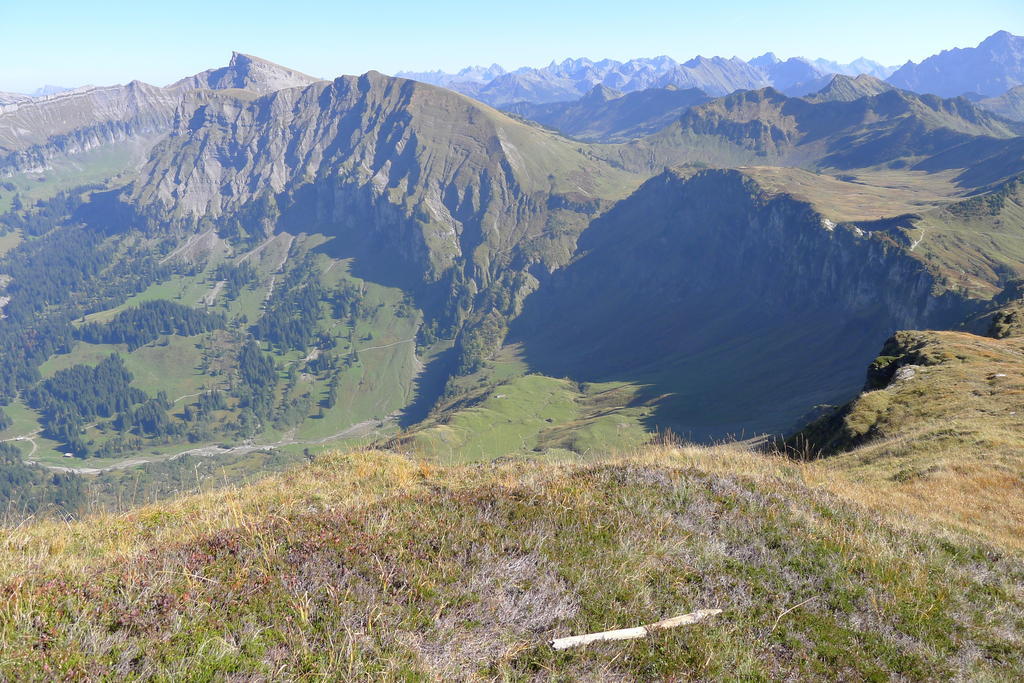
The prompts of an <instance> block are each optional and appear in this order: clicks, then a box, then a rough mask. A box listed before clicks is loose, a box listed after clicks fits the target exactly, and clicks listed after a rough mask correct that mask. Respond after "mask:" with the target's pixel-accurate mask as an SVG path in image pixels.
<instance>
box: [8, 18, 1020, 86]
mask: <svg viewBox="0 0 1024 683" xmlns="http://www.w3.org/2000/svg"><path fill="white" fill-rule="evenodd" d="M997 30H1007V31H1010V32H1011V33H1015V34H1017V35H1024V2H1022V1H1021V0H971V1H970V2H963V0H959V1H957V2H951V1H948V0H932V1H930V2H926V1H921V0H884V1H882V0H855V1H853V2H843V3H839V2H830V1H829V0H814V1H809V0H793V1H788V2H787V1H786V0H774V1H772V2H767V1H765V0H759V1H755V0H730V1H729V2H721V1H720V0H704V1H703V2H688V1H685V0H676V1H674V2H671V1H662V0H651V1H647V2H644V1H640V2H623V1H622V0H619V1H618V2H603V1H601V0H590V1H588V2H580V1H578V0H515V1H512V2H503V3H488V2H486V1H485V2H480V1H479V0H476V1H469V0H433V1H431V0H421V1H419V2H414V1H409V0H391V1H390V2H381V1H376V2H374V1H372V0H370V1H367V0H363V1H362V2H351V1H350V0H335V1H334V2H326V1H320V0H277V1H275V2H269V1H267V0H248V1H247V2H233V1H228V2H225V1H220V0H203V1H200V0H171V1H170V2H145V1H143V2H139V0H132V1H131V2H127V1H125V0H104V1H103V2H87V1H83V0H0V91H8V92H30V91H32V90H35V89H36V88H38V87H41V86H43V85H46V84H52V85H61V86H78V85H85V84H94V85H109V84H113V83H126V82H128V81H130V80H133V79H138V80H142V81H146V82H148V83H153V84H155V85H166V84H168V83H170V82H173V81H175V80H177V79H179V78H181V77H184V76H187V75H191V74H193V73H198V72H199V71H203V70H205V69H209V68H214V67H218V66H223V65H224V64H226V63H227V61H228V60H229V59H230V56H231V52H232V51H234V50H237V51H239V52H245V53H249V54H254V55H258V56H260V57H263V58H265V59H269V60H271V61H275V62H278V63H280V64H284V65H287V66H289V67H292V68H295V69H298V70H300V71H304V72H306V73H309V74H311V75H313V76H318V77H321V78H333V77H335V76H338V75H341V74H358V73H363V72H365V71H368V70H370V69H376V70H378V71H382V72H384V73H388V74H393V73H395V72H396V71H400V70H412V71H420V70H431V69H443V70H446V71H453V70H457V69H459V68H461V67H463V66H466V65H470V64H491V63H493V62H497V63H499V64H501V65H503V66H505V67H506V68H514V67H518V66H543V65H545V64H547V63H549V62H550V61H552V60H559V61H560V60H562V59H564V58H566V57H590V58H592V59H600V58H605V57H609V58H612V59H620V60H621V59H629V58H631V57H653V56H657V55H662V54H666V55H668V56H670V57H673V58H675V59H678V60H680V61H684V60H686V59H689V58H691V57H693V56H695V55H698V54H701V55H704V56H713V55H720V56H723V57H732V56H739V57H741V58H743V59H749V58H751V57H755V56H757V55H760V54H763V53H764V52H767V51H773V52H775V53H776V54H777V55H778V56H780V57H782V58H786V57H793V56H805V57H812V58H815V57H824V58H826V59H834V60H838V61H841V62H848V61H851V60H853V59H855V58H857V57H861V56H865V57H868V58H871V59H875V60H877V61H880V62H883V63H885V64H892V65H896V64H902V63H904V62H906V61H907V60H908V59H910V60H913V61H920V60H921V59H923V58H925V57H927V56H929V55H931V54H934V53H936V52H939V51H941V50H943V49H949V48H953V47H970V46H973V45H976V44H977V43H979V42H981V41H982V40H983V39H984V38H985V37H987V36H989V35H991V34H992V33H994V32H996V31H997Z"/></svg>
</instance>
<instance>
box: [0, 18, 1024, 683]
mask: <svg viewBox="0 0 1024 683" xmlns="http://www.w3.org/2000/svg"><path fill="white" fill-rule="evenodd" d="M1022 46H1024V38H1021V37H1017V36H1014V35H1012V34H1010V33H1007V32H1005V31H1000V32H998V33H996V34H994V35H992V36H991V37H990V38H988V39H986V40H985V41H984V42H982V43H981V44H980V45H978V46H977V47H973V48H966V49H955V50H948V51H944V52H942V53H941V54H938V55H935V56H933V57H930V58H928V59H925V60H923V61H922V62H921V63H920V64H915V63H913V62H908V63H907V64H904V65H903V66H900V67H898V68H897V67H886V66H883V65H882V64H879V63H877V62H874V61H871V60H868V59H858V60H856V61H854V62H852V63H849V64H839V63H836V62H832V61H828V60H824V59H804V58H790V59H786V60H783V59H780V58H778V57H776V56H775V55H774V54H772V53H768V54H766V55H763V56H761V57H757V58H755V59H753V60H750V61H749V62H747V61H743V60H740V59H738V58H731V59H726V58H721V57H713V58H705V57H695V58H694V59H691V60H689V61H686V62H677V61H675V60H674V59H672V58H669V57H655V58H642V59H641V58H638V59H633V60H629V61H625V62H619V61H615V60H609V59H605V60H600V61H592V60H588V59H573V60H566V61H564V62H561V63H555V62H552V63H551V64H550V65H549V66H547V67H544V68H529V67H523V68H520V69H515V70H512V71H506V70H505V69H504V68H503V67H501V66H499V65H492V66H491V67H468V68H466V69H463V70H461V71H459V72H457V73H443V72H439V71H435V72H425V73H400V74H399V75H398V76H395V77H393V76H388V75H385V74H382V73H378V72H376V71H369V72H367V73H364V74H362V75H343V76H340V77H337V78H335V79H333V80H324V79H320V78H316V77H313V76H309V75H306V74H303V73H301V72H299V71H296V70H294V69H291V68H287V67H285V66H281V65H278V64H275V63H272V62H270V61H266V60H264V59H261V58H259V57H255V56H251V55H246V54H241V53H234V54H233V55H232V57H231V59H230V62H229V63H228V64H227V66H223V67H219V68H211V69H209V70H207V71H203V72H202V73H199V74H196V75H194V76H188V77H184V78H181V79H180V80H178V81H176V82H174V83H171V84H169V85H166V86H163V87H161V86H154V85H149V84H146V83H142V82H139V81H133V82H130V83H128V84H127V85H115V86H105V87H94V86H84V87H78V88H71V89H66V88H58V87H54V86H47V87H46V88H43V89H40V90H39V91H38V92H36V93H34V94H33V95H22V94H14V93H0V504H2V506H3V509H4V511H5V519H4V522H6V523H7V526H6V527H5V536H4V537H3V539H0V543H2V544H3V547H4V553H3V556H4V559H3V560H2V561H0V593H2V594H3V596H4V600H2V601H0V638H2V642H3V647H2V648H0V650H2V651H3V657H0V678H5V679H6V678H8V677H11V678H21V677H22V675H21V674H24V673H25V672H32V674H31V675H30V676H29V678H31V677H32V676H35V677H36V678H39V679H52V678H53V677H54V676H58V675H59V676H64V677H67V678H68V679H95V678H103V677H109V676H118V677H121V676H123V677H127V678H132V677H135V678H141V679H149V678H157V679H165V678H186V679H196V678H198V679H207V678H218V676H220V675H222V674H224V673H225V672H230V674H231V675H237V676H238V677H239V678H244V679H247V680H248V679H250V678H251V679H260V680H262V679H275V678H284V679H307V678H314V677H326V678H329V679H338V678H343V679H349V680H351V679H367V680H390V679H396V678H400V679H403V680H421V679H453V678H458V679H462V678H482V679H498V678H501V679H506V678H509V679H517V680H518V679H526V678H529V679H542V678H547V677H556V678H564V679H576V678H596V679H615V680H620V679H621V680H651V679H675V678H680V677H681V678H686V679H690V678H692V679H697V680H707V679H721V678H730V677H733V676H736V677H739V678H744V677H745V678H750V679H755V680H770V679H783V678H784V679H794V680H795V679H819V678H838V679H848V680H862V679H872V680H882V679H888V678H893V679H900V680H908V679H909V680H936V679H945V678H953V679H960V680H1011V679H1015V678H1016V679H1019V678H1020V677H1021V676H1024V655H1022V653H1024V646H1022V643H1024V635H1022V634H1024V622H1022V621H1021V614H1022V613H1024V589H1022V588H1021V586H1022V585H1024V560H1022V559H1021V555H1020V553H1021V552H1024V541H1022V539H1024V362H1022V358H1024V122H1022V121H1024V90H1022V89H1024V58H1022V55H1024V47H1022ZM257 480H259V481H257ZM29 519H32V521H31V523H28V520H29ZM72 519H75V520H76V521H74V522H71V521H69V520H72ZM425 539H429V542H428V540H425ZM596 568H601V571H597V569H596ZM694 604H695V605H698V606H701V605H703V606H706V607H716V605H722V606H723V609H725V613H724V614H723V615H722V616H721V621H717V622H710V623H711V624H712V625H711V626H709V627H708V628H707V629H704V630H700V631H697V630H694V631H687V632H686V633H687V634H688V635H678V636H670V635H664V636H662V635H658V634H655V631H656V630H657V629H655V630H652V631H650V633H651V634H654V635H651V636H650V637H649V638H648V639H646V640H642V641H638V642H637V643H636V644H635V646H624V647H632V648H633V649H625V650H615V649H613V648H614V646H611V645H607V646H591V647H590V648H587V649H584V650H582V651H581V652H582V654H579V655H570V654H559V653H555V652H553V651H552V650H551V649H550V648H548V647H547V646H546V645H545V646H541V645H537V644H536V643H535V642H534V641H536V640H537V638H542V639H546V638H547V636H548V635H553V634H558V635H562V634H564V633H565V632H583V633H585V632H588V631H589V632H592V631H600V630H607V629H608V628H613V627H615V626H616V625H617V624H625V625H635V624H639V623H647V622H655V621H658V620H659V619H662V618H664V617H667V616H672V615H674V614H676V613H678V612H679V610H680V606H686V607H689V606H690V605H694ZM773 621H774V626H773V625H772V623H773ZM380 624H387V626H386V627H381V626H380ZM702 628H703V627H702ZM659 639H660V640H659ZM538 642H539V641H538ZM622 653H626V656H622ZM680 672H686V673H685V674H682V673H680Z"/></svg>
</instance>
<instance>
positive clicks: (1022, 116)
mask: <svg viewBox="0 0 1024 683" xmlns="http://www.w3.org/2000/svg"><path fill="white" fill-rule="evenodd" d="M978 106H979V107H983V108H984V109H988V110H989V111H990V112H992V113H994V114H998V115H999V116H1002V117H1004V118H1008V119H1010V120H1012V121H1024V85H1018V86H1017V87H1015V88H1010V89H1009V90H1007V91H1006V92H1005V93H1003V94H1002V95H1000V96H999V97H987V98H985V99H983V100H981V101H979V102H978Z"/></svg>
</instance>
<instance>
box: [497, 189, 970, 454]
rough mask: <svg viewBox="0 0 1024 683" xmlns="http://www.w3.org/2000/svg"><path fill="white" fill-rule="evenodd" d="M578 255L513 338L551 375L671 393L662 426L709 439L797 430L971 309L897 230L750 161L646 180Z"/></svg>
mask: <svg viewBox="0 0 1024 683" xmlns="http://www.w3.org/2000/svg"><path fill="white" fill-rule="evenodd" d="M580 253H581V255H580V256H579V257H578V258H577V259H576V260H575V261H574V262H573V263H572V264H571V265H570V266H568V267H567V268H565V269H564V270H562V271H560V272H558V273H556V274H555V275H554V276H553V278H552V279H551V282H550V283H549V284H548V285H547V286H546V287H545V289H544V290H541V291H540V292H538V293H536V294H534V295H533V296H532V297H531V298H530V299H529V300H528V301H527V305H526V308H525V310H524V313H523V316H522V319H521V321H520V322H518V323H517V324H516V325H515V326H514V329H513V337H514V339H516V340H519V341H522V342H524V344H525V348H526V351H527V357H528V359H529V360H530V361H531V364H532V365H533V366H534V367H536V368H537V369H539V370H541V371H543V372H545V374H553V375H554V376H564V375H569V376H572V377H575V378H577V379H581V380H598V379H621V380H627V381H631V382H637V383H640V384H647V385H648V386H649V387H650V394H651V396H661V395H663V394H666V395H670V397H668V398H664V399H663V400H662V403H661V408H660V415H659V417H658V420H659V424H660V425H661V426H665V425H668V426H671V427H673V428H674V429H677V430H681V431H682V433H683V434H684V435H690V436H693V437H695V438H721V437H724V436H726V435H729V434H732V435H740V434H746V435H748V436H749V435H751V434H752V433H756V432H760V431H776V432H779V431H785V430H787V429H789V428H792V427H794V426H795V424H796V423H797V422H798V420H799V418H800V417H801V415H803V414H804V413H805V412H806V411H807V409H808V408H809V407H810V406H813V405H815V404H820V403H835V402H838V401H840V400H844V399H847V398H849V396H851V395H852V394H854V393H856V391H857V389H859V387H860V386H861V384H862V383H863V368H864V367H865V364H866V363H867V361H868V360H870V358H871V357H872V356H873V354H874V352H875V350H876V349H877V348H878V346H879V345H880V344H881V342H882V341H883V340H884V339H886V338H887V337H888V336H889V335H890V334H891V333H892V332H893V331H894V330H896V329H900V328H922V327H923V328H932V327H948V326H950V325H953V324H955V323H957V322H958V321H960V320H962V319H963V318H964V317H965V316H966V315H967V314H968V312H969V311H971V310H972V304H970V303H968V302H966V301H965V300H963V299H961V298H959V297H957V296H955V295H953V294H949V293H945V294H939V293H937V291H936V283H935V280H934V278H933V276H932V275H931V274H930V273H929V271H928V270H927V268H926V267H925V265H924V264H922V263H921V262H919V261H917V260H916V259H915V258H914V257H913V256H912V255H911V254H910V253H908V252H907V251H906V250H905V249H904V248H903V247H902V246H901V245H900V244H899V242H898V241H897V240H895V239H893V236H891V235H889V234H888V233H886V232H871V231H869V230H867V229H865V228H864V227H861V226H858V225H854V224H840V225H836V224H834V223H832V222H831V221H829V220H828V219H827V218H825V217H824V216H822V215H821V214H819V213H818V212H816V211H815V210H814V209H812V208H811V207H810V205H808V204H806V203H803V202H800V201H796V200H794V199H792V198H791V197H789V196H786V195H770V194H768V193H767V192H765V191H764V190H763V189H762V188H761V187H760V186H758V185H757V184H756V183H755V182H754V181H753V180H752V179H750V178H749V177H747V176H745V175H743V174H742V173H741V172H738V171H704V172H700V173H697V174H696V175H694V176H693V177H690V178H687V177H685V176H683V175H681V174H679V173H676V172H666V173H664V174H662V175H660V176H658V177H656V178H654V179H652V180H650V181H648V182H647V183H645V184H644V185H643V186H642V187H641V188H640V189H639V190H638V191H637V192H636V193H635V194H634V195H633V196H632V197H630V198H629V199H627V200H625V201H623V202H620V203H619V204H618V205H617V206H616V207H615V208H614V209H612V210H611V211H609V212H608V213H607V214H606V215H605V216H603V217H602V218H600V219H599V220H597V221H595V223H594V225H593V227H592V228H591V229H590V230H589V231H588V232H587V233H585V235H584V237H583V239H582V240H581V243H580Z"/></svg>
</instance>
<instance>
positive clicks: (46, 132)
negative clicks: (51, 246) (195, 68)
mask: <svg viewBox="0 0 1024 683" xmlns="http://www.w3.org/2000/svg"><path fill="white" fill-rule="evenodd" d="M179 101H180V97H179V96H178V95H177V94H175V93H173V92H168V91H166V90H164V89H163V88H158V87H156V86H152V85H147V84H146V83H141V82H139V81H133V82H131V83H129V84H128V85H124V86H121V85H116V86H111V87H107V88H85V89H80V90H73V91H68V92H66V93H60V94H57V95H51V96H49V97H44V98H39V99H32V100H28V101H26V102H21V103H18V104H16V105H13V106H10V107H7V108H5V110H4V111H2V112H0V175H10V174H11V173H15V172H24V171H30V172H40V171H43V170H45V169H46V168H47V167H48V166H49V164H50V162H51V160H52V159H54V158H55V157H58V156H74V155H77V154H80V153H82V152H86V151H89V150H91V149H95V148H97V147H101V146H103V145H108V144H112V143H118V142H125V141H127V140H133V139H134V140H139V141H142V142H146V141H155V140H156V138H158V137H160V136H161V135H164V134H165V133H166V132H167V130H169V128H170V125H171V122H172V121H173V120H174V110H175V108H176V107H177V105H178V103H179Z"/></svg>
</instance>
